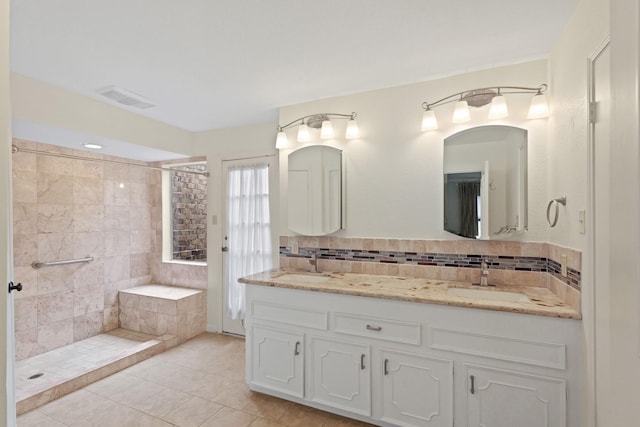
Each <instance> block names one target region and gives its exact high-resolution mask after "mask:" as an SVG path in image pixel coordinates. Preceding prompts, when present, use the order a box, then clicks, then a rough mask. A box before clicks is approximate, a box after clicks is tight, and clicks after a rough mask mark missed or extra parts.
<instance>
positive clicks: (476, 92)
mask: <svg viewBox="0 0 640 427" xmlns="http://www.w3.org/2000/svg"><path fill="white" fill-rule="evenodd" d="M547 87H548V86H547V85H546V84H541V85H540V86H538V87H524V86H490V87H483V88H479V89H473V90H465V91H462V92H457V93H454V94H452V95H449V96H446V97H444V98H442V99H439V100H437V101H435V102H426V101H425V102H423V103H422V108H423V109H424V110H425V111H428V110H431V108H433V107H439V106H440V105H445V104H451V103H453V102H458V101H462V100H468V99H473V98H474V97H480V96H485V97H486V96H491V97H493V96H497V95H505V94H510V93H533V94H536V95H540V94H542V93H544V92H545V91H546V90H547ZM494 91H495V92H494ZM492 94H493V95H492ZM487 103H488V102H487ZM470 105H471V103H470Z"/></svg>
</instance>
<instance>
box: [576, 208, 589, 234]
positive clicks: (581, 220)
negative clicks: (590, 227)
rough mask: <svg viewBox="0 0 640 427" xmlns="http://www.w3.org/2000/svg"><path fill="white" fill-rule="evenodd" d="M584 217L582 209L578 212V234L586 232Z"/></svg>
mask: <svg viewBox="0 0 640 427" xmlns="http://www.w3.org/2000/svg"><path fill="white" fill-rule="evenodd" d="M584 216H585V211H584V209H582V210H580V211H578V224H580V234H585V233H586V232H587V227H586V224H585V217H584Z"/></svg>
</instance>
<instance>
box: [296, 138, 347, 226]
mask: <svg viewBox="0 0 640 427" xmlns="http://www.w3.org/2000/svg"><path fill="white" fill-rule="evenodd" d="M288 163H289V168H288V186H289V188H288V190H287V194H288V224H289V229H290V230H291V231H294V232H296V233H298V234H302V235H305V236H323V235H326V234H331V233H334V232H336V231H338V230H340V229H341V228H342V151H341V150H338V149H337V148H332V147H328V146H325V145H313V146H309V147H304V148H301V149H299V150H296V151H294V152H293V153H291V154H289V160H288Z"/></svg>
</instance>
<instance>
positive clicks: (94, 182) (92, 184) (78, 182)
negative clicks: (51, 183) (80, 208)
mask: <svg viewBox="0 0 640 427" xmlns="http://www.w3.org/2000/svg"><path fill="white" fill-rule="evenodd" d="M73 202H74V203H75V204H76V205H97V204H100V205H104V181H103V180H102V179H97V178H85V177H74V178H73Z"/></svg>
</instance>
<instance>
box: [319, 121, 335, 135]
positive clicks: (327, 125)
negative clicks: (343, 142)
mask: <svg viewBox="0 0 640 427" xmlns="http://www.w3.org/2000/svg"><path fill="white" fill-rule="evenodd" d="M333 136H334V133H333V125H332V124H331V121H330V120H329V119H327V120H324V121H323V122H322V128H321V129H320V138H322V139H329V138H333Z"/></svg>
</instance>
